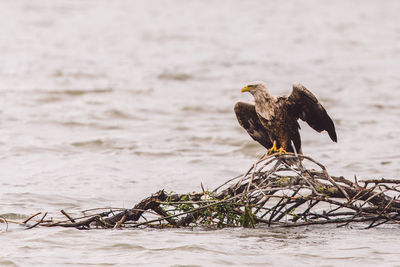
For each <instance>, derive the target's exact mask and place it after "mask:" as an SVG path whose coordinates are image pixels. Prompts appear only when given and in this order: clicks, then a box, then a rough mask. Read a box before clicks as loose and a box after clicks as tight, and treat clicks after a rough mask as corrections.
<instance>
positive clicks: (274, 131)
mask: <svg viewBox="0 0 400 267" xmlns="http://www.w3.org/2000/svg"><path fill="white" fill-rule="evenodd" d="M242 92H250V93H251V94H252V95H253V97H254V101H255V103H248V102H238V103H236V105H235V109H234V110H235V113H236V117H237V119H238V121H239V124H240V125H241V126H242V127H243V128H244V129H245V130H246V131H247V132H248V133H249V135H250V136H251V137H252V138H253V139H254V140H255V141H257V142H259V143H260V144H261V145H263V146H264V147H265V148H271V147H272V146H273V143H274V142H276V146H277V147H278V148H283V149H284V150H285V151H287V152H294V150H293V148H292V145H291V142H292V141H293V143H294V146H295V148H296V151H297V152H299V153H301V139H300V134H299V129H300V126H299V124H298V122H297V120H298V119H302V120H303V121H305V122H307V123H308V125H310V126H311V128H313V129H314V130H316V131H317V132H322V131H327V132H328V134H329V136H330V138H331V139H332V141H334V142H337V137H336V131H335V125H334V124H333V121H332V119H331V118H330V117H329V115H328V113H327V112H326V110H325V109H324V107H323V106H322V105H321V104H320V103H319V102H318V100H317V98H316V97H315V96H314V95H313V94H312V93H311V92H310V91H308V90H307V89H306V88H305V87H304V86H303V85H301V84H294V85H293V91H292V93H291V94H290V95H289V96H280V97H274V96H271V95H270V94H269V93H268V91H267V87H266V86H265V84H264V83H262V82H255V83H251V84H249V85H246V86H245V87H243V88H242Z"/></svg>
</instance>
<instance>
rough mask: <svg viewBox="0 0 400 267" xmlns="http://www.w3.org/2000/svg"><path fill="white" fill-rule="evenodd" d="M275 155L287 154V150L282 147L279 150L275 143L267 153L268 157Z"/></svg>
mask: <svg viewBox="0 0 400 267" xmlns="http://www.w3.org/2000/svg"><path fill="white" fill-rule="evenodd" d="M274 153H279V155H282V153H283V154H286V153H287V152H286V150H285V149H284V148H283V147H282V146H281V147H280V148H279V149H278V148H277V147H276V141H274V144H273V145H272V147H271V148H270V149H268V151H267V155H272V154H274Z"/></svg>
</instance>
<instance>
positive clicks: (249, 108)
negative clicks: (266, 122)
mask: <svg viewBox="0 0 400 267" xmlns="http://www.w3.org/2000/svg"><path fill="white" fill-rule="evenodd" d="M234 110H235V113H236V118H237V120H238V121H239V124H240V126H242V127H243V128H244V129H245V130H246V131H247V133H248V134H249V135H250V136H251V138H253V139H254V140H255V141H257V142H259V143H260V144H261V145H263V146H264V147H265V148H267V149H268V148H270V147H271V146H272V143H271V141H270V139H269V136H268V133H267V131H266V129H265V128H264V126H262V124H261V122H260V120H259V118H258V116H257V113H256V108H255V106H254V104H253V103H247V102H237V103H236V104H235V108H234Z"/></svg>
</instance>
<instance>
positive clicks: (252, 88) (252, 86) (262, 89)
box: [241, 82, 267, 96]
mask: <svg viewBox="0 0 400 267" xmlns="http://www.w3.org/2000/svg"><path fill="white" fill-rule="evenodd" d="M241 92H242V93H243V92H249V93H250V94H252V95H253V96H254V95H257V94H259V93H267V86H266V85H265V83H263V82H252V83H249V84H248V85H246V86H244V87H243V88H242V90H241Z"/></svg>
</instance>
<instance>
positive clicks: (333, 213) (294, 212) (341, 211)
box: [23, 153, 400, 229]
mask: <svg viewBox="0 0 400 267" xmlns="http://www.w3.org/2000/svg"><path fill="white" fill-rule="evenodd" d="M306 164H307V165H310V164H311V165H313V166H314V168H316V169H312V168H306V167H305V165H306ZM201 189H202V190H201V191H200V192H196V193H189V194H175V193H167V192H165V191H164V190H160V191H158V192H157V193H155V194H153V195H151V196H149V197H147V198H145V199H143V200H142V201H140V202H139V203H138V204H136V205H135V206H134V207H133V208H132V209H110V208H108V209H92V210H87V211H84V216H81V217H76V218H74V217H73V216H71V215H69V214H68V213H67V212H65V211H64V210H62V211H61V213H62V214H63V215H64V216H65V217H66V219H65V220H61V219H59V220H54V219H51V220H44V219H45V217H46V214H45V215H44V216H43V217H42V218H41V219H40V220H38V221H36V222H35V223H34V224H33V225H29V224H28V222H29V220H31V219H32V218H33V217H35V216H37V215H39V213H37V214H35V215H33V216H31V217H29V218H28V219H27V220H25V221H24V222H23V225H25V226H26V227H27V228H28V229H31V228H33V227H36V226H46V227H74V228H77V229H92V228H137V227H157V228H164V227H199V226H200V227H215V228H217V227H218V228H222V227H236V226H243V227H255V226H256V225H266V226H274V227H296V226H305V225H313V224H336V225H337V226H346V225H349V224H350V223H363V224H362V225H363V226H364V227H365V228H372V227H376V226H379V225H382V224H385V223H392V224H399V223H400V200H398V197H399V195H400V182H399V180H395V179H378V180H360V181H357V179H356V178H355V180H354V181H350V180H348V179H346V178H344V177H337V176H331V175H329V174H328V172H327V170H326V169H325V167H324V166H323V165H322V164H320V163H318V162H317V161H315V160H313V159H312V158H310V157H307V156H304V155H297V154H293V153H287V154H283V155H278V154H274V155H270V156H264V157H262V158H260V159H259V160H258V161H257V162H256V163H254V164H253V166H252V167H251V168H250V169H249V170H248V171H247V172H246V173H245V174H243V175H240V176H237V177H235V178H232V179H230V180H228V181H227V182H225V183H224V184H222V185H220V186H219V187H217V188H216V189H214V190H213V191H206V190H204V188H203V185H201Z"/></svg>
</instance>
